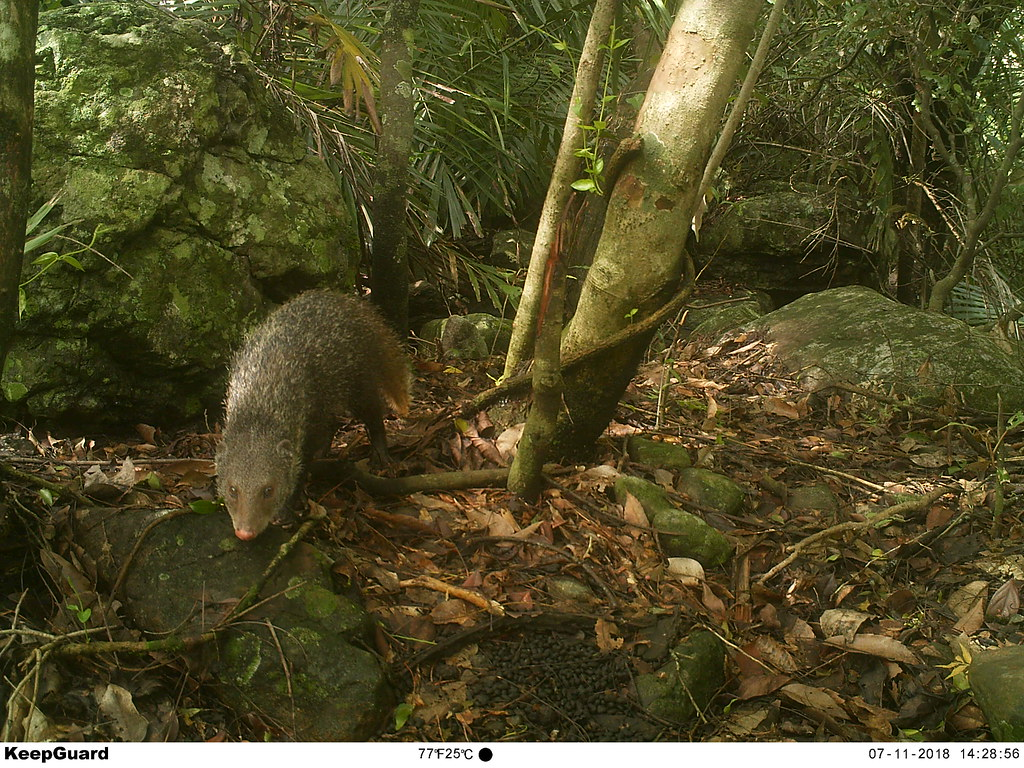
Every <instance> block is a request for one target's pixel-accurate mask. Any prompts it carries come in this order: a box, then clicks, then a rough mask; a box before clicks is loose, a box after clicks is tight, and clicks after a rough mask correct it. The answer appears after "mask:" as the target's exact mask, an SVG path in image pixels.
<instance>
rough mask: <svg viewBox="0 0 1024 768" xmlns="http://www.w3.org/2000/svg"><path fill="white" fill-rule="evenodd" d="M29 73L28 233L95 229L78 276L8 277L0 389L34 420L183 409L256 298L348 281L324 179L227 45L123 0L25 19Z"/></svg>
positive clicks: (208, 401)
mask: <svg viewBox="0 0 1024 768" xmlns="http://www.w3.org/2000/svg"><path fill="white" fill-rule="evenodd" d="M36 70H37V71H36V78H37V81H36V128H35V136H34V141H35V147H34V152H35V158H34V166H33V181H34V184H35V194H36V198H37V199H36V203H37V204H42V203H43V202H45V201H46V200H49V199H50V198H53V197H56V200H57V203H56V207H55V209H54V211H53V213H51V215H50V216H49V217H48V218H47V219H46V221H45V222H44V223H43V225H42V226H41V227H40V231H43V230H46V229H49V228H51V227H54V226H58V225H61V224H73V225H72V226H71V228H70V229H68V230H65V232H64V233H63V234H67V235H70V236H72V237H74V238H76V239H77V240H79V241H81V242H85V243H89V242H90V241H92V239H93V236H94V235H95V236H96V237H95V242H94V243H93V248H92V249H88V250H84V251H82V252H80V253H78V255H77V257H76V258H78V259H79V260H80V261H81V263H82V266H83V268H84V269H83V271H81V272H79V271H77V270H75V269H73V268H72V267H71V266H69V265H66V264H61V263H58V264H56V265H55V266H54V267H53V268H51V269H49V270H48V271H47V272H46V273H45V274H43V275H42V276H41V277H39V278H38V279H36V280H33V281H32V282H31V283H28V284H27V285H26V286H25V309H24V315H23V317H22V320H21V322H20V324H19V327H18V338H17V341H16V343H15V346H14V348H13V349H12V351H11V353H10V356H9V358H8V361H7V366H6V368H5V370H4V376H3V388H4V393H5V395H6V396H7V397H8V399H9V400H12V401H14V402H15V403H16V404H17V406H18V408H17V410H18V412H19V415H22V416H24V415H28V416H29V417H32V418H35V419H42V420H45V421H51V422H54V421H56V422H59V421H65V422H67V421H75V422H78V423H79V424H83V425H90V426H109V425H111V424H115V423H126V422H127V423H131V422H132V421H134V420H146V421H149V422H151V423H168V422H171V423H173V422H178V421H181V420H183V419H186V418H189V417H194V416H197V415H199V414H201V413H202V412H203V410H204V408H207V407H210V406H215V405H216V403H217V402H218V401H219V400H220V398H221V397H222V395H223V384H224V381H223V379H224V367H225V361H226V359H227V357H228V355H229V352H230V350H231V349H233V348H234V347H235V346H236V345H237V344H238V342H239V340H240V338H241V336H242V334H243V332H244V330H245V329H246V328H247V327H248V326H249V325H250V324H251V323H252V322H254V321H255V320H256V319H257V318H258V316H259V315H261V314H262V313H263V312H265V311H266V309H267V308H268V304H269V302H270V301H279V300H281V299H283V298H284V297H285V296H286V295H287V294H289V293H293V292H295V291H297V290H299V289H302V288H306V287H311V286H314V285H320V284H335V285H338V284H344V283H346V282H349V283H350V282H351V275H352V274H353V273H354V260H355V258H356V254H357V252H358V249H357V238H356V234H355V232H356V230H355V226H354V224H353V220H352V217H351V215H350V213H349V212H348V209H347V208H346V207H345V205H344V203H343V199H342V195H341V193H340V192H339V189H338V187H337V184H336V182H335V180H334V177H333V176H332V174H331V172H330V171H329V170H328V168H327V166H326V165H325V164H324V162H323V161H322V160H321V159H319V158H317V157H315V156H313V155H312V154H311V153H310V152H309V151H308V149H307V146H306V143H305V141H304V139H303V134H302V131H301V130H300V128H299V127H298V126H297V125H296V124H295V121H294V120H293V119H292V117H291V116H290V114H289V113H288V112H287V111H286V110H285V109H284V107H283V106H282V105H281V103H279V102H278V101H276V100H275V98H274V97H273V96H272V95H271V94H270V93H269V91H268V88H267V84H266V82H265V81H264V80H263V79H261V77H260V76H259V75H258V73H257V72H256V71H255V70H254V68H253V67H252V66H251V64H250V62H249V61H248V59H247V58H246V56H245V55H244V53H242V52H241V51H238V50H237V49H235V48H234V47H233V46H231V45H228V44H225V43H223V42H219V41H218V40H217V39H216V37H215V36H214V33H213V32H212V31H211V29H210V28H209V27H207V26H205V25H203V24H201V23H199V22H187V21H182V20H179V19H176V18H175V17H173V16H171V15H170V14H168V13H167V12H165V11H162V10H160V9H158V8H155V7H153V6H150V5H147V4H146V3H134V2H133V3H124V2H109V3H90V4H84V5H75V6H74V7H71V8H65V9H61V10H58V11H54V12H50V13H43V14H41V15H40V23H39V36H38V42H37V68H36ZM46 247H47V249H51V248H52V249H53V250H58V251H61V252H63V253H68V252H70V251H72V250H74V249H75V248H76V246H75V245H73V244H72V243H71V242H69V241H56V242H51V243H49V244H48V245H47V246H46ZM37 255H38V253H36V254H29V256H28V258H27V259H26V265H25V270H24V277H23V280H27V279H28V278H30V277H32V276H33V275H34V274H35V273H36V271H38V267H34V266H33V265H32V264H31V261H32V260H33V258H34V257H35V256H37Z"/></svg>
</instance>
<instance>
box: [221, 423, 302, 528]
mask: <svg viewBox="0 0 1024 768" xmlns="http://www.w3.org/2000/svg"><path fill="white" fill-rule="evenodd" d="M301 478H302V462H301V458H300V456H299V452H298V449H297V448H296V447H295V445H294V443H293V442H292V441H291V440H287V439H285V440H277V441H275V440H273V439H271V438H267V437H265V436H264V437H262V438H261V437H260V436H259V435H252V434H248V435H244V434H243V435H239V434H237V433H236V434H229V433H225V435H224V442H223V443H222V444H221V448H220V450H219V451H218V452H217V487H218V490H219V491H220V493H221V495H222V496H223V497H224V503H225V505H226V506H227V508H228V513H229V514H230V515H231V522H232V523H234V526H235V536H237V537H238V538H239V539H241V540H242V541H250V540H252V539H255V538H256V537H257V536H259V535H260V534H261V533H263V531H265V530H266V528H267V526H268V525H270V523H271V522H272V521H273V520H274V518H275V517H277V516H278V515H280V514H282V513H283V512H285V511H286V510H287V508H288V505H289V504H290V503H291V501H292V499H293V498H294V496H295V492H296V491H297V489H298V485H299V481H300V480H301Z"/></svg>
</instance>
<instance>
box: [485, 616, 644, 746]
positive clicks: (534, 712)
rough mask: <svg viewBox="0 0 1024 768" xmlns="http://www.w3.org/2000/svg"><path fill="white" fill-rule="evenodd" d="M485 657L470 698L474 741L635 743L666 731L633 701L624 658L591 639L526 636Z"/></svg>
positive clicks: (490, 647) (495, 646)
mask: <svg viewBox="0 0 1024 768" xmlns="http://www.w3.org/2000/svg"><path fill="white" fill-rule="evenodd" d="M481 650H482V655H483V658H484V664H483V665H482V666H483V668H479V669H478V672H479V676H478V677H477V678H476V679H475V680H473V681H472V682H471V683H470V685H469V691H468V693H469V698H470V704H471V706H472V708H473V710H474V711H475V712H476V713H477V716H478V718H479V719H477V720H476V721H475V723H474V731H475V736H476V737H477V738H493V739H499V738H504V739H522V740H530V741H534V740H536V741H618V740H621V741H638V740H647V739H651V738H654V737H655V736H657V734H658V733H659V731H660V730H661V728H660V727H657V726H655V725H654V724H652V723H649V722H648V721H647V720H646V719H645V718H644V717H643V715H642V713H641V712H640V710H639V709H638V708H637V706H636V704H635V702H634V698H633V694H632V692H631V685H630V681H631V675H630V670H629V662H628V657H627V656H626V654H624V653H618V652H615V651H612V652H610V653H601V652H600V651H599V650H598V648H597V645H596V643H595V641H594V639H593V636H590V637H586V636H584V634H583V633H582V632H581V633H577V634H567V633H563V632H550V631H541V632H532V633H523V634H518V635H514V636H510V637H506V638H502V639H499V640H497V641H495V642H490V643H487V644H486V646H484V647H482V648H481ZM478 658H479V657H478Z"/></svg>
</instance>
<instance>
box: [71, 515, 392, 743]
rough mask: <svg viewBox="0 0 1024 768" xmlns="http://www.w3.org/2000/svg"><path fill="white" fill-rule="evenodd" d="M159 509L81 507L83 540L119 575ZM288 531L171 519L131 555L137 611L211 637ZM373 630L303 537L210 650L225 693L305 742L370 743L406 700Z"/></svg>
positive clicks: (130, 603) (165, 630) (154, 622)
mask: <svg viewBox="0 0 1024 768" xmlns="http://www.w3.org/2000/svg"><path fill="white" fill-rule="evenodd" d="M157 516H158V513H154V512H152V511H151V510H139V511H136V512H125V511H122V510H79V511H78V514H77V517H76V525H77V530H78V533H77V540H78V542H79V543H80V545H81V546H82V547H83V549H84V551H85V552H86V553H88V555H89V556H90V557H91V558H92V559H93V560H94V561H95V562H96V565H97V568H98V571H99V573H100V575H101V576H102V577H103V578H104V579H106V580H108V581H111V582H112V581H113V580H114V579H115V578H116V576H117V572H118V568H119V567H120V565H121V564H122V563H123V562H125V561H126V560H127V559H128V553H129V552H130V551H131V550H132V548H133V547H134V546H135V543H136V541H137V540H138V531H139V530H140V528H142V527H144V526H145V525H147V523H148V522H149V521H150V520H151V519H153V518H154V517H157ZM287 536H288V534H287V533H286V532H285V531H283V530H282V529H281V528H279V527H277V526H274V527H271V528H270V529H268V530H267V531H266V532H264V533H263V534H262V535H261V536H260V537H259V538H258V539H256V540H255V541H252V542H246V543H243V542H240V541H239V540H238V539H237V538H235V537H234V535H233V534H232V530H231V523H230V520H229V519H228V516H227V514H225V513H221V514H217V515H202V516H201V515H185V516H182V517H175V518H171V519H168V520H165V521H164V522H162V523H161V524H160V525H157V526H155V527H154V528H153V529H152V530H151V531H150V532H149V533H148V535H147V536H146V539H145V540H144V543H143V546H142V547H141V548H140V549H139V550H138V551H137V552H135V553H134V556H133V557H132V558H131V568H130V569H129V571H128V574H127V578H126V579H125V581H124V589H123V591H122V602H123V605H124V611H125V614H126V616H127V617H128V618H129V619H130V620H131V622H132V624H133V626H134V627H135V628H136V629H139V630H142V631H143V632H148V633H152V636H154V637H167V636H177V637H182V638H183V637H194V636H198V635H200V634H201V633H203V632H207V631H209V630H210V628H211V627H214V626H217V625H218V624H219V623H220V621H221V620H222V619H223V617H224V615H225V614H226V613H227V612H228V611H229V610H230V609H231V607H232V606H234V605H235V603H236V602H237V600H238V599H239V598H240V597H241V596H242V595H243V594H244V593H245V592H246V591H247V590H248V589H249V588H250V587H251V586H252V585H253V584H255V583H257V582H258V581H259V580H260V578H261V576H262V574H263V572H264V571H265V570H266V568H267V565H268V563H269V562H270V561H271V559H273V558H274V556H275V555H276V554H277V552H278V549H279V547H280V545H281V544H282V542H284V541H285V540H287ZM373 633H374V622H373V620H372V619H371V618H370V616H369V614H368V613H367V612H366V611H365V610H364V609H363V607H362V605H361V604H360V603H359V602H358V601H357V599H355V598H353V597H351V596H349V595H346V594H338V593H336V592H335V591H334V590H333V589H332V579H331V562H330V560H329V559H328V558H327V557H326V556H325V555H324V554H323V553H322V552H320V551H319V550H318V549H316V548H314V547H312V546H310V545H308V544H301V543H300V544H299V545H298V546H297V547H296V548H295V549H293V550H292V551H291V552H290V553H289V554H288V556H287V557H286V558H285V559H284V560H283V561H282V562H281V563H280V564H279V566H278V568H277V570H276V571H275V572H274V574H273V576H272V577H271V579H270V581H269V582H268V583H267V585H266V587H265V588H264V590H263V592H262V593H261V595H260V600H259V604H258V605H257V606H256V607H255V608H254V609H253V610H252V611H251V612H250V613H247V614H246V616H245V617H244V619H243V620H241V621H238V622H236V623H234V624H233V625H231V626H229V627H227V628H225V629H223V630H222V631H221V632H220V633H219V635H218V641H219V642H217V643H213V642H211V643H210V644H209V645H207V646H205V648H206V649H207V650H209V652H208V653H205V654H203V655H202V660H203V661H204V662H205V663H206V664H207V671H208V672H209V679H210V682H211V683H212V684H213V685H214V686H215V688H216V690H217V692H218V693H219V695H220V697H221V698H222V699H224V700H225V701H226V702H227V703H228V704H229V705H230V706H231V708H232V709H233V710H234V711H235V712H237V713H239V714H242V713H245V712H258V713H261V714H262V715H263V716H265V717H266V719H267V720H268V721H269V722H274V723H279V724H281V725H282V727H283V731H284V733H285V734H287V736H288V737H290V738H294V739H301V740H307V741H320V740H327V741H339V740H365V739H368V738H370V737H372V736H375V735H377V733H378V732H379V729H380V728H381V727H382V726H383V724H384V723H385V721H386V719H387V717H388V715H389V714H390V712H391V709H392V707H393V705H394V692H393V690H392V689H391V686H390V685H389V683H388V681H387V677H386V673H385V670H384V667H383V665H382V664H381V662H380V660H379V659H378V658H377V657H376V656H375V655H374V654H373V653H372V652H371V651H370V650H368V649H370V648H372V647H373V646H372V642H373ZM199 661H200V660H199V658H198V657H197V658H195V659H194V663H197V664H198V663H199Z"/></svg>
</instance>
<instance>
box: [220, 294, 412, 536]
mask: <svg viewBox="0 0 1024 768" xmlns="http://www.w3.org/2000/svg"><path fill="white" fill-rule="evenodd" d="M388 405H390V407H391V408H393V409H394V410H395V411H396V412H398V413H405V412H406V411H407V410H408V407H409V366H408V362H407V361H406V358H405V355H404V354H403V352H402V348H401V344H400V343H399V341H398V338H397V337H396V336H395V334H394V333H393V332H392V331H391V329H390V328H388V326H387V325H386V324H385V323H384V321H383V320H382V319H381V317H380V316H379V315H378V314H377V312H376V310H375V309H374V308H373V307H372V306H371V305H370V304H369V303H368V302H365V301H362V300H360V299H357V298H355V297H352V296H346V295H344V294H342V293H338V292H335V291H309V292H307V293H303V294H301V295H299V296H297V297H296V298H294V299H292V300H291V301H289V302H288V303H287V304H285V305H283V306H282V307H280V308H278V309H277V310H276V311H274V312H273V313H271V315H270V316H269V317H267V319H266V320H264V321H263V323H262V324H260V325H259V326H258V327H257V328H256V329H255V330H254V331H253V332H252V333H251V334H250V335H249V336H248V338H247V339H246V341H245V343H244V344H243V345H242V348H241V349H240V350H239V352H238V353H237V354H236V355H235V358H234V361H233V363H232V366H231V378H230V381H229V383H228V393H227V401H226V404H225V414H224V436H223V440H222V441H221V445H220V448H219V449H218V451H217V484H218V488H219V490H220V492H221V495H223V497H224V501H225V502H226V504H227V508H228V512H229V513H230V514H231V520H232V522H233V523H234V525H235V535H236V536H237V537H238V538H240V539H243V540H249V539H253V538H255V537H256V536H258V535H259V534H260V533H262V532H263V530H264V529H265V528H266V527H267V526H268V525H269V524H270V522H271V521H272V520H273V519H274V517H276V516H277V515H278V514H279V513H281V512H284V511H285V510H286V509H287V508H288V506H289V505H290V504H291V502H292V501H293V499H294V497H295V495H296V493H297V491H298V489H299V484H300V483H301V481H302V480H303V478H304V475H305V466H306V463H307V462H308V461H309V460H310V459H311V458H312V457H313V456H315V455H317V454H320V453H322V452H326V451H327V449H328V448H330V445H331V440H332V438H333V437H334V433H335V432H336V431H337V428H338V426H339V423H340V421H341V419H342V418H343V417H344V416H345V415H346V414H352V415H353V416H355V417H356V418H357V419H359V420H360V421H362V422H363V423H364V424H365V425H366V431H367V432H368V433H369V437H370V443H371V444H372V446H373V449H374V451H375V452H376V454H377V456H378V458H379V459H380V460H382V461H386V460H387V442H386V440H385V436H384V421H383V418H384V414H385V412H386V408H387V406H388Z"/></svg>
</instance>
